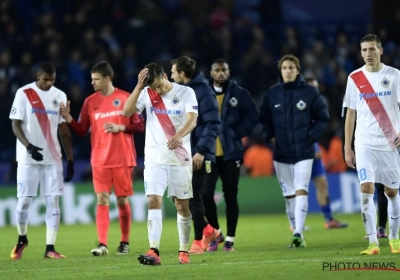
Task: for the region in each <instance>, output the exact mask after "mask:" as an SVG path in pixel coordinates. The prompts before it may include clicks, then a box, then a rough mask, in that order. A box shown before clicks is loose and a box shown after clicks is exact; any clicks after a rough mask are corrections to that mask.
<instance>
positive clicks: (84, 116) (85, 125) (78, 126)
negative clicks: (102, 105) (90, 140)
mask: <svg viewBox="0 0 400 280" xmlns="http://www.w3.org/2000/svg"><path fill="white" fill-rule="evenodd" d="M69 127H70V128H72V130H73V131H74V132H75V133H76V134H77V135H78V136H81V137H82V136H85V135H86V134H87V133H88V131H89V128H90V117H89V114H88V99H86V100H85V102H83V106H82V109H81V113H80V114H79V119H78V121H77V122H76V121H75V120H74V119H72V122H70V123H69Z"/></svg>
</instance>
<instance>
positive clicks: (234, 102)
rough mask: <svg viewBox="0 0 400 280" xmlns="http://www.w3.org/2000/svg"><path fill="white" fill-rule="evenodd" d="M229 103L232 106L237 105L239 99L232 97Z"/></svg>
mask: <svg viewBox="0 0 400 280" xmlns="http://www.w3.org/2000/svg"><path fill="white" fill-rule="evenodd" d="M229 104H231V106H232V107H235V106H236V105H237V104H238V101H237V99H236V98H235V97H232V98H231V99H229Z"/></svg>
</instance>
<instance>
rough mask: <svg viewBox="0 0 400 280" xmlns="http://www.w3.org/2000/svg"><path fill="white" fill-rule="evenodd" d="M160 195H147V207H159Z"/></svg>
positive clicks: (160, 203)
mask: <svg viewBox="0 0 400 280" xmlns="http://www.w3.org/2000/svg"><path fill="white" fill-rule="evenodd" d="M161 205H162V197H159V196H157V195H148V196H147V208H148V209H161Z"/></svg>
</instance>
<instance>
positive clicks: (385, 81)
mask: <svg viewBox="0 0 400 280" xmlns="http://www.w3.org/2000/svg"><path fill="white" fill-rule="evenodd" d="M381 85H382V86H383V87H385V88H387V87H389V86H390V81H389V80H388V79H386V78H383V80H382V81H381Z"/></svg>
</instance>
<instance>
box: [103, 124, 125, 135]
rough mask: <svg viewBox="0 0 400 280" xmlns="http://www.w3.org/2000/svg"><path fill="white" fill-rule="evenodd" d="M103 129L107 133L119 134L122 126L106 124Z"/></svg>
mask: <svg viewBox="0 0 400 280" xmlns="http://www.w3.org/2000/svg"><path fill="white" fill-rule="evenodd" d="M103 129H104V132H105V133H118V132H120V131H121V126H120V125H118V124H115V123H105V124H103Z"/></svg>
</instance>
